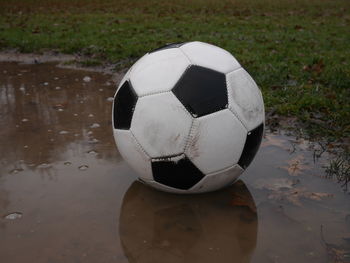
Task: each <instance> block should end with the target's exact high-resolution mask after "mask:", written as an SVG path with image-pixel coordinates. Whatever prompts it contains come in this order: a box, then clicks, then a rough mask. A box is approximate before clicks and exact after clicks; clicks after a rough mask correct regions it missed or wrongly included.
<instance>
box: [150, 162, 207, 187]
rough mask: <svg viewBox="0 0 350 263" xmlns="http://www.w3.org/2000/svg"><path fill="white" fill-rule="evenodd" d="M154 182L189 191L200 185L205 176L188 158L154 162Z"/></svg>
mask: <svg viewBox="0 0 350 263" xmlns="http://www.w3.org/2000/svg"><path fill="white" fill-rule="evenodd" d="M152 172H153V177H154V180H155V181H156V182H158V183H161V184H164V185H166V186H169V187H173V188H177V189H181V190H187V189H190V188H191V187H192V186H194V185H195V184H196V183H198V182H199V181H200V180H201V179H202V178H203V177H204V174H203V173H202V172H201V171H200V170H199V169H198V168H197V167H196V166H195V165H194V164H193V163H192V162H191V161H190V160H189V159H188V158H187V157H184V158H182V159H180V160H172V159H171V158H170V159H164V160H162V159H159V160H158V159H157V160H154V161H152Z"/></svg>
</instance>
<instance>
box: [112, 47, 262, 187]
mask: <svg viewBox="0 0 350 263" xmlns="http://www.w3.org/2000/svg"><path fill="white" fill-rule="evenodd" d="M113 124H114V125H113V126H114V137H115V140H116V143H117V146H118V149H119V151H120V153H121V155H122V156H123V158H124V159H125V160H126V161H127V162H128V163H129V164H130V166H132V167H133V168H134V169H135V170H136V171H137V172H138V174H139V175H140V179H142V180H143V181H144V182H145V183H147V184H149V185H152V186H154V187H156V188H159V189H162V190H165V191H170V192H177V193H197V192H208V191H213V190H216V189H219V188H222V187H224V186H226V185H229V184H232V183H233V182H234V181H235V180H237V178H238V177H239V175H240V174H241V173H242V172H243V171H244V169H245V168H246V167H247V166H248V165H249V164H250V162H251V161H252V160H253V158H254V156H255V154H256V152H257V150H258V148H259V145H260V142H261V137H262V133H263V129H264V104H263V99H262V96H261V92H260V90H259V88H258V87H257V85H256V84H255V82H254V80H253V79H252V78H251V77H250V75H249V74H248V73H247V72H246V71H245V70H244V69H243V68H242V67H241V66H240V64H239V63H238V62H237V60H236V59H235V58H234V57H233V56H232V55H231V54H230V53H228V52H227V51H225V50H223V49H221V48H219V47H216V46H213V45H210V44H206V43H202V42H188V43H181V44H171V45H168V46H165V47H162V48H159V49H157V50H154V51H152V52H149V53H147V54H146V55H145V56H143V57H142V58H141V59H139V60H138V61H137V62H136V63H135V64H134V65H133V66H132V67H131V68H130V69H129V71H128V72H127V73H126V75H125V77H124V78H123V80H122V81H121V83H120V85H119V87H118V90H117V92H116V95H115V99H114V103H113Z"/></svg>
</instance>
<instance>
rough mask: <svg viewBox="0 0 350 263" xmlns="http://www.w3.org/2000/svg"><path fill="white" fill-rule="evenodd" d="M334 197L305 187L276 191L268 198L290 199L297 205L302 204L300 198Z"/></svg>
mask: <svg viewBox="0 0 350 263" xmlns="http://www.w3.org/2000/svg"><path fill="white" fill-rule="evenodd" d="M326 197H333V195H332V194H329V193H319V192H309V191H307V190H306V189H304V188H294V189H289V190H287V191H276V192H273V193H271V194H269V195H268V199H272V200H277V201H284V200H285V201H288V202H290V203H292V204H293V205H296V206H301V201H300V199H310V200H314V201H321V200H322V199H323V198H326Z"/></svg>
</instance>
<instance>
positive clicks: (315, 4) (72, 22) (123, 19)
mask: <svg viewBox="0 0 350 263" xmlns="http://www.w3.org/2000/svg"><path fill="white" fill-rule="evenodd" d="M0 3H1V5H2V9H1V10H0V14H1V16H0V48H1V49H8V48H17V49H18V50H19V51H21V52H40V51H42V50H47V49H50V50H56V51H59V52H63V53H69V54H72V53H79V54H82V55H85V56H87V57H91V59H88V60H87V61H85V62H84V63H85V65H86V66H89V65H91V66H95V65H98V64H100V63H101V62H110V63H118V65H119V67H125V66H128V65H131V64H132V63H133V62H134V61H135V60H136V59H137V58H139V57H140V56H142V55H143V54H144V53H145V52H147V51H149V50H152V49H154V48H156V47H158V46H160V45H164V44H165V43H171V42H183V41H193V40H199V41H205V42H209V43H212V44H215V45H218V46H220V47H222V48H225V49H227V50H228V51H230V52H231V53H232V54H233V55H234V56H235V57H236V58H237V59H238V60H239V61H240V62H241V64H242V65H243V66H244V67H245V68H246V69H247V70H248V71H249V72H250V74H251V75H252V77H253V78H254V79H255V80H256V82H257V83H258V85H259V86H260V87H261V89H262V91H263V94H264V99H265V104H266V108H267V111H270V110H272V109H273V110H275V111H276V113H277V114H280V115H283V116H297V117H298V119H299V120H300V121H302V122H304V123H305V124H307V127H309V128H308V131H309V133H310V134H311V135H312V136H316V135H317V136H318V135H320V136H327V137H328V138H331V139H341V138H345V137H349V136H350V103H349V101H350V66H349V58H350V48H349V47H350V31H349V28H350V14H349V10H350V8H349V5H350V4H349V1H346V0H321V1H315V0H310V1H306V0H294V1H292V0H284V1H277V0H261V1H253V0H248V1H233V0H223V1H210V0H192V1H184V0H169V1H155V0H151V1H144V0H129V1H126V0H120V1H112V0H104V1H97V0H86V1H82V0H71V1H67V0H60V1H58V0H47V1H34V0H26V1H25V0H22V1H20V0H18V1H13V0H8V1H0Z"/></svg>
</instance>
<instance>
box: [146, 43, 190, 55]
mask: <svg viewBox="0 0 350 263" xmlns="http://www.w3.org/2000/svg"><path fill="white" fill-rule="evenodd" d="M186 43H187V42H179V43H170V44H166V45H165V46H161V47H159V48H156V49H153V50H152V51H150V52H148V53H149V54H151V53H154V52H157V51H160V50H164V49H169V48H178V47H181V46H182V45H184V44H186Z"/></svg>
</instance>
